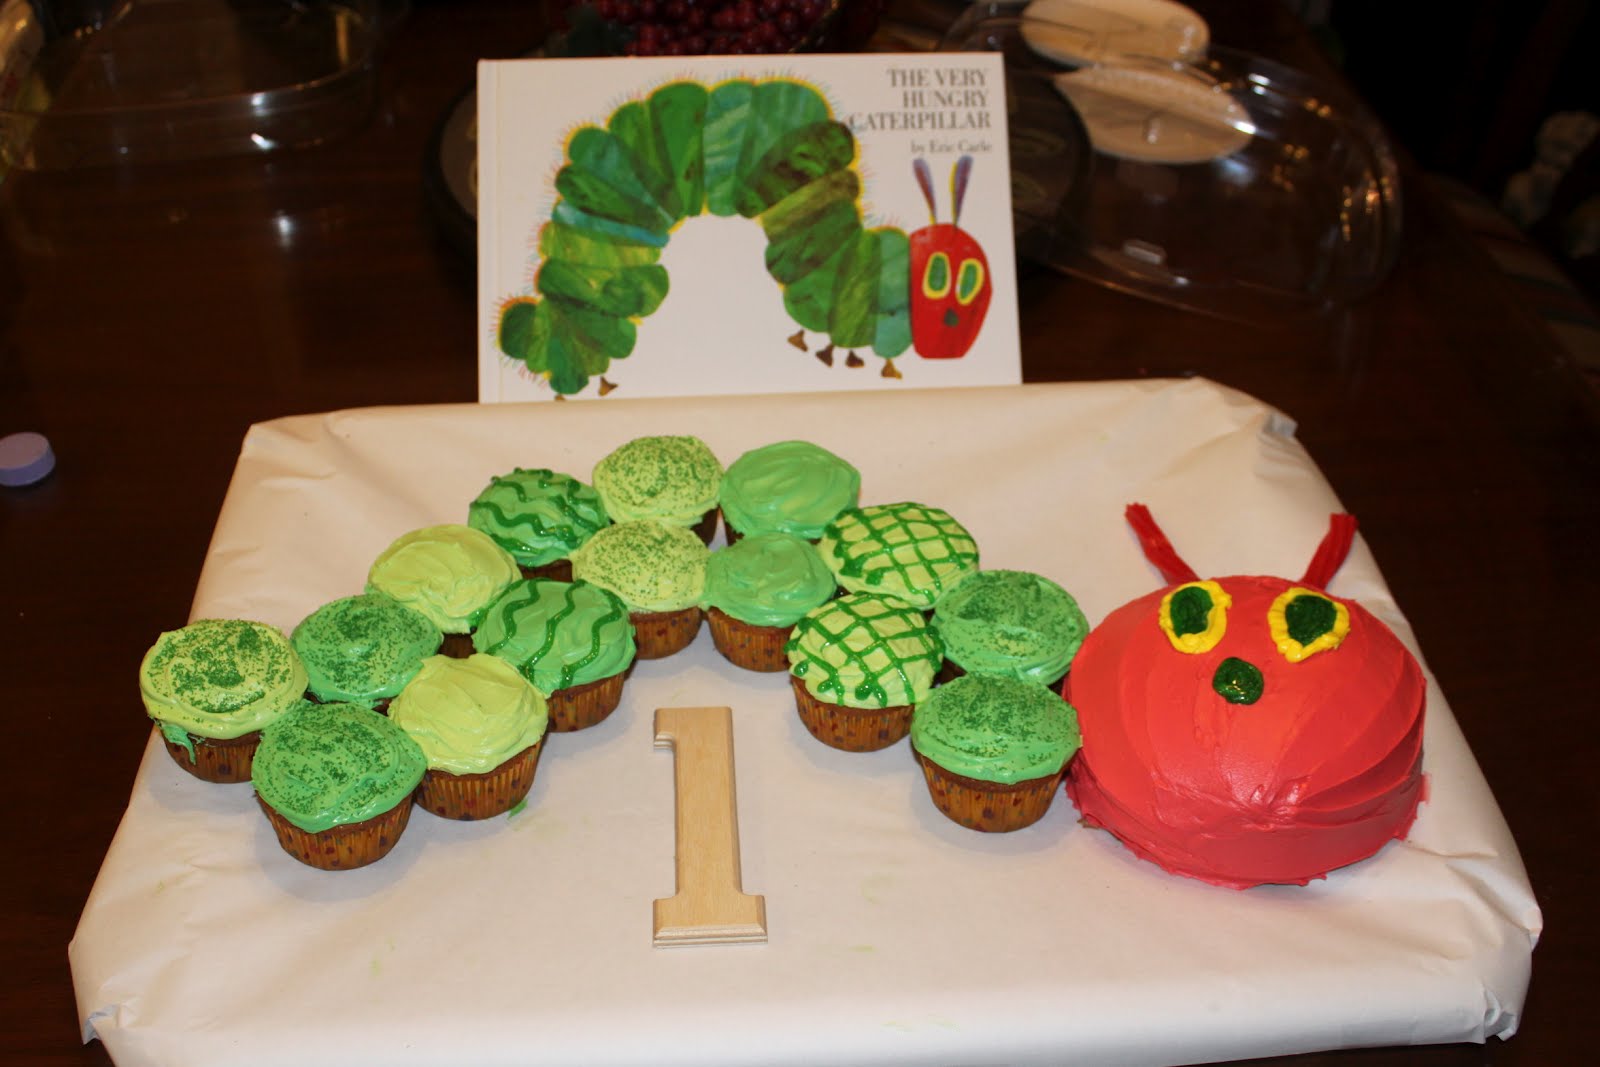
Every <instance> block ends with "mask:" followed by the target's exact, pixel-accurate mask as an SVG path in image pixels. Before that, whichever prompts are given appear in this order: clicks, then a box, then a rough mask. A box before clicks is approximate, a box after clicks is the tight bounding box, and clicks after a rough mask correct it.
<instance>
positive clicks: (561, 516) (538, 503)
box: [467, 467, 611, 582]
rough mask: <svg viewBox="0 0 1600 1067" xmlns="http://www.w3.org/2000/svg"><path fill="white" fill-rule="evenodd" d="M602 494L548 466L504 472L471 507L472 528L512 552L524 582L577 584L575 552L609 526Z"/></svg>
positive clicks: (468, 514)
mask: <svg viewBox="0 0 1600 1067" xmlns="http://www.w3.org/2000/svg"><path fill="white" fill-rule="evenodd" d="M610 524H611V518H610V516H608V515H607V514H606V509H605V505H604V504H602V503H601V502H600V494H599V493H597V492H595V491H594V489H593V488H591V487H590V486H588V485H585V484H584V483H583V482H580V481H578V480H577V479H576V478H574V477H572V476H571V475H570V474H561V473H559V472H557V471H552V470H548V469H545V468H543V467H540V468H536V469H533V470H524V469H523V468H521V467H518V468H516V469H515V470H513V471H512V472H511V473H509V474H500V475H496V476H495V477H493V478H491V479H490V480H489V484H488V485H486V486H485V487H484V488H483V491H482V492H480V493H479V494H478V495H477V498H476V499H474V500H473V501H472V503H471V504H469V505H467V525H468V526H470V527H472V528H473V529H474V530H481V531H483V532H484V533H486V534H488V535H489V536H490V537H491V538H492V539H493V540H494V543H495V544H497V545H499V546H500V547H501V548H503V549H505V550H506V551H507V552H509V553H511V558H512V559H514V560H516V561H517V566H518V567H520V568H521V570H522V576H523V577H524V578H555V579H557V580H559V581H563V582H569V581H571V580H572V563H571V562H570V561H569V560H568V558H567V557H568V556H570V555H571V554H572V550H573V549H575V548H577V547H578V546H579V545H581V544H583V543H584V542H585V541H587V540H589V538H591V537H593V536H594V534H595V531H596V530H599V529H601V528H602V527H605V526H609V525H610Z"/></svg>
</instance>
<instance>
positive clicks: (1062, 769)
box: [911, 674, 1082, 833]
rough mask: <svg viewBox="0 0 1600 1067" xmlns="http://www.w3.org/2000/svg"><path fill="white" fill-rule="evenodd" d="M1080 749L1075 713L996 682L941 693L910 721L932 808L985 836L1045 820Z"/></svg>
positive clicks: (1026, 689) (968, 681) (974, 677)
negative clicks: (983, 833)
mask: <svg viewBox="0 0 1600 1067" xmlns="http://www.w3.org/2000/svg"><path fill="white" fill-rule="evenodd" d="M1081 742H1082V738H1081V736H1080V735H1079V732H1078V713H1077V712H1076V711H1075V710H1074V709H1073V707H1072V705H1070V704H1068V703H1067V702H1066V701H1065V700H1062V699H1061V698H1060V697H1059V696H1057V695H1056V694H1055V693H1054V692H1053V691H1051V690H1049V689H1046V688H1045V687H1044V686H1041V685H1036V684H1034V683H1032V682H1025V681H1021V680H1019V679H1016V678H1009V677H1006V676H1003V675H998V674H968V675H965V676H963V677H960V678H957V679H955V680H954V681H951V682H948V683H946V684H944V685H941V686H939V687H938V688H937V689H935V690H933V691H932V692H931V693H930V694H929V695H928V696H927V698H926V699H924V700H922V701H921V702H919V703H918V704H917V707H916V711H915V712H914V713H913V714H912V716H911V747H912V749H913V750H914V751H915V752H916V755H917V762H918V763H919V764H921V766H922V772H923V776H924V778H925V779H926V780H927V783H928V793H929V795H930V796H931V797H932V798H933V802H934V805H935V806H936V807H938V809H939V810H940V811H942V812H944V814H945V815H947V816H949V817H950V818H951V819H953V820H954V821H955V822H958V823H960V824H961V825H962V826H966V827H970V828H971V829H974V830H983V831H985V832H988V833H1004V832H1006V831H1010V830H1019V829H1021V828H1022V827H1024V826H1029V825H1031V824H1033V823H1035V822H1038V821H1039V820H1040V819H1041V818H1043V817H1044V814H1045V812H1046V811H1048V810H1049V808H1050V802H1051V800H1052V799H1053V798H1054V797H1055V794H1056V792H1057V790H1058V789H1059V788H1060V785H1061V779H1062V777H1063V776H1064V775H1065V774H1066V769H1067V762H1068V761H1069V760H1070V759H1071V758H1072V756H1073V753H1075V752H1077V751H1078V748H1079V745H1080V744H1081Z"/></svg>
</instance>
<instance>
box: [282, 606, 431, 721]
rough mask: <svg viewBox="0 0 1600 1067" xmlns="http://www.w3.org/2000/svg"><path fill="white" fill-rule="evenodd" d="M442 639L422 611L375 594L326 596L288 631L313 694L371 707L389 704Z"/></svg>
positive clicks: (321, 698)
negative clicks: (322, 601) (326, 601)
mask: <svg viewBox="0 0 1600 1067" xmlns="http://www.w3.org/2000/svg"><path fill="white" fill-rule="evenodd" d="M442 640H443V635H442V634H441V633H440V632H439V628H438V627H437V626H435V625H434V624H433V623H432V622H431V621H430V620H429V619H428V617H427V616H426V615H424V614H422V613H421V612H420V611H415V610H413V609H411V608H408V607H406V606H405V605H404V604H402V603H400V602H399V601H397V600H392V599H390V598H389V597H386V596H383V595H382V594H380V593H362V594H361V595H359V596H349V597H344V598H342V599H340V600H333V601H330V602H328V603H326V604H324V605H322V606H321V607H319V608H318V609H317V610H316V611H313V612H312V613H311V614H310V615H307V616H306V617H305V618H304V619H302V620H301V621H300V625H298V626H296V627H295V628H294V633H292V634H290V636H289V643H290V644H291V645H293V646H294V650H295V652H296V653H297V654H298V655H299V656H300V662H301V663H303V664H304V665H305V669H306V678H307V688H308V689H309V690H310V693H311V696H312V697H313V698H314V699H316V700H318V701H320V702H321V703H324V704H335V703H351V704H360V705H362V706H363V707H368V708H372V709H373V710H374V711H382V710H384V709H385V708H387V707H388V706H389V701H390V700H392V699H393V698H394V696H395V694H397V693H399V692H400V690H401V689H402V688H404V687H405V684H406V683H407V682H409V681H410V680H411V679H412V678H413V677H415V675H416V673H417V670H418V669H419V668H420V667H421V666H422V661H423V660H424V659H426V658H427V657H428V656H432V655H434V654H435V653H437V652H438V651H439V644H440V642H441V641H442Z"/></svg>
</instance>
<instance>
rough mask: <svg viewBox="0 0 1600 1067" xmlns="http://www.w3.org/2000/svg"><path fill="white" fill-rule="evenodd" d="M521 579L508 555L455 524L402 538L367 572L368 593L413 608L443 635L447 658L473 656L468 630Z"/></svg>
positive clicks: (480, 534) (477, 533)
mask: <svg viewBox="0 0 1600 1067" xmlns="http://www.w3.org/2000/svg"><path fill="white" fill-rule="evenodd" d="M521 576H522V572H521V571H520V570H519V569H518V568H517V561H516V560H514V559H512V558H511V553H509V552H507V551H506V550H505V549H503V548H501V547H500V546H499V545H497V544H495V543H494V540H493V539H492V538H490V537H489V535H488V534H486V533H484V532H483V531H482V530H474V529H472V528H471V527H470V526H464V525H461V524H460V523H444V524H442V525H439V526H426V527H423V528H422V529H418V530H411V531H409V532H408V533H404V534H401V535H400V536H399V537H397V538H395V540H394V541H393V542H391V543H390V545H389V547H388V548H386V549H384V550H383V552H381V553H380V554H379V555H378V558H377V559H376V560H374V561H373V563H372V568H371V569H370V570H369V571H368V572H367V589H366V591H367V592H369V593H382V594H384V595H385V596H388V597H392V598H393V599H395V600H398V601H400V603H402V604H405V605H406V606H407V607H410V608H414V609H416V610H417V611H420V612H422V614H423V615H426V616H427V617H428V620H429V621H430V622H432V623H433V624H434V625H435V626H437V627H438V628H439V629H440V630H442V631H443V632H444V635H445V639H444V645H443V646H442V648H441V651H442V652H443V653H444V654H445V655H447V656H457V657H463V656H469V655H471V654H472V639H471V634H472V628H473V627H474V626H476V625H477V624H478V620H479V619H480V618H482V617H483V613H484V611H486V610H487V609H488V607H489V605H490V604H491V603H493V601H494V598H495V597H497V596H499V595H500V594H501V593H503V592H505V589H506V587H507V586H508V585H510V584H511V583H512V582H514V581H516V580H517V579H518V578H520V577H521Z"/></svg>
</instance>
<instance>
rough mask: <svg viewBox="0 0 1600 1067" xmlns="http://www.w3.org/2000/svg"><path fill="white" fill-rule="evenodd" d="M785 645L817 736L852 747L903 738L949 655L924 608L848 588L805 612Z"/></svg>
mask: <svg viewBox="0 0 1600 1067" xmlns="http://www.w3.org/2000/svg"><path fill="white" fill-rule="evenodd" d="M786 652H787V654H788V659H789V683H790V687H791V688H792V689H793V690H794V696H795V706H796V708H797V709H798V710H799V712H800V720H801V721H802V722H803V723H805V726H806V729H807V730H809V731H810V732H811V735H812V736H813V737H815V738H816V739H817V740H819V741H821V742H822V743H823V744H826V745H831V746H832V747H834V748H839V749H844V750H845V751H848V752H871V751H873V750H875V749H880V748H887V747H888V746H889V745H892V744H894V743H895V742H896V741H899V740H900V739H901V738H902V737H904V736H905V735H906V731H907V730H908V729H909V727H910V724H911V710H912V708H913V707H914V706H915V705H916V704H917V702H918V701H920V700H923V699H924V698H926V697H927V695H928V692H929V690H931V689H932V688H933V679H934V675H935V673H936V672H937V671H938V669H939V665H940V664H941V663H942V662H943V661H944V646H943V645H941V644H940V642H939V636H938V635H937V634H936V633H934V631H933V627H931V626H930V625H929V624H928V620H927V617H926V616H925V615H924V614H923V613H922V611H920V610H919V609H918V608H916V607H913V606H912V605H910V604H907V603H906V602H905V601H903V600H900V599H898V598H895V597H889V596H884V595H882V594H881V593H847V594H845V595H844V596H842V597H839V598H838V599H837V600H830V601H828V602H827V603H826V604H823V605H822V606H821V607H818V608H815V609H813V610H811V611H809V612H807V613H806V614H805V616H803V617H802V618H801V619H800V621H799V622H798V623H796V624H795V627H794V635H793V636H792V637H791V638H790V639H789V644H788V645H787V646H786Z"/></svg>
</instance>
